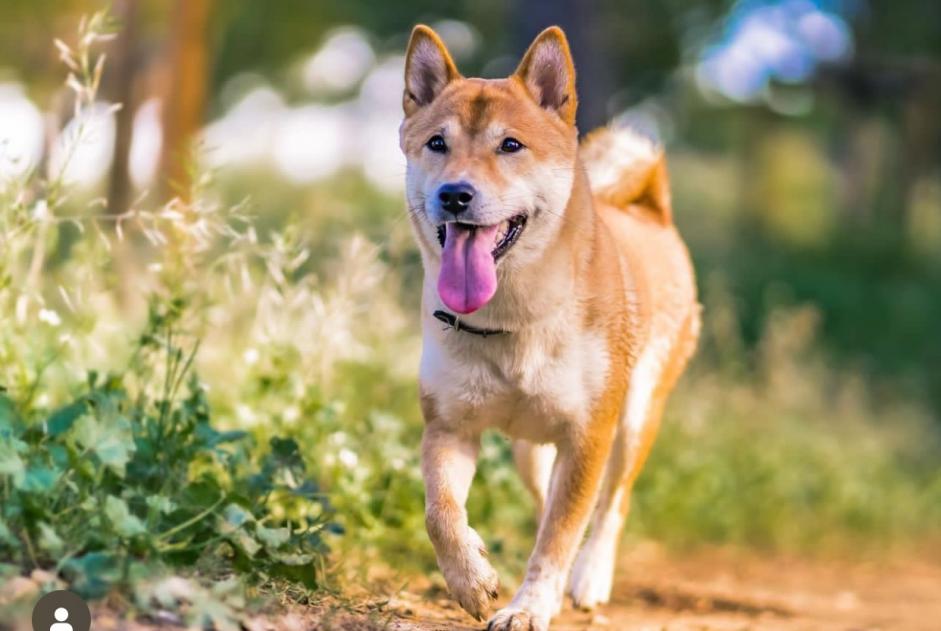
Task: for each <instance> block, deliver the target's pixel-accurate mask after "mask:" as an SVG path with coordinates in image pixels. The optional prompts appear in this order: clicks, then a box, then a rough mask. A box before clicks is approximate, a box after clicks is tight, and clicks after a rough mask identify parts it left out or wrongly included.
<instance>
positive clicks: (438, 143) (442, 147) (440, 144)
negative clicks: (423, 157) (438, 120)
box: [425, 134, 448, 153]
mask: <svg viewBox="0 0 941 631" xmlns="http://www.w3.org/2000/svg"><path fill="white" fill-rule="evenodd" d="M425 146H426V147H428V148H429V149H431V150H432V151H434V152H435V153H445V152H446V151H447V150H448V144H447V143H446V142H444V136H442V135H441V134H435V135H434V136H432V137H431V138H430V139H429V140H428V142H426V143H425Z"/></svg>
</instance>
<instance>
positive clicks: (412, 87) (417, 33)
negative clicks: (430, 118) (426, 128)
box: [402, 24, 461, 116]
mask: <svg viewBox="0 0 941 631" xmlns="http://www.w3.org/2000/svg"><path fill="white" fill-rule="evenodd" d="M460 76H461V75H460V73H459V72H458V71H457V66H455V65H454V61H453V60H452V59H451V55H450V54H449V53H448V49H447V48H446V47H445V45H444V42H442V41H441V38H440V37H438V34H437V33H435V32H434V31H433V30H431V29H430V28H429V27H427V26H425V25H424V24H419V25H418V26H416V27H415V28H414V29H413V30H412V37H411V39H409V41H408V51H407V52H406V53H405V94H404V95H403V97H402V107H403V109H404V110H405V115H406V116H411V115H412V114H414V113H415V112H416V111H417V110H418V109H419V108H421V107H424V106H425V105H428V104H429V103H431V102H432V101H433V100H434V99H435V97H436V96H438V94H440V92H441V90H443V89H444V87H445V86H446V85H448V83H450V82H451V81H454V80H455V79H458V78H459V77H460Z"/></svg>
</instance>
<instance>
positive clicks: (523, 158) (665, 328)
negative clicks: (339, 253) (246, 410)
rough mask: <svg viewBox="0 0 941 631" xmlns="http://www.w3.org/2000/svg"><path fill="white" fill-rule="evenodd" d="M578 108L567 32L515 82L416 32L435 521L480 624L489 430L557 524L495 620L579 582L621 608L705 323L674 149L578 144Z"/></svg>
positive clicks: (619, 140)
mask: <svg viewBox="0 0 941 631" xmlns="http://www.w3.org/2000/svg"><path fill="white" fill-rule="evenodd" d="M576 104H577V96H576V93H575V68H574V65H573V62H572V59H571V55H570V53H569V46H568V43H567V42H566V39H565V35H564V34H563V32H562V31H561V30H560V29H559V28H555V27H553V28H549V29H547V30H546V31H544V32H543V33H542V34H540V35H539V36H538V37H537V38H536V39H535V41H534V42H533V43H532V45H531V46H530V48H529V50H528V51H527V52H526V54H525V56H524V57H523V60H522V61H521V62H520V65H519V67H518V69H517V70H516V72H515V73H514V74H513V75H512V76H510V77H509V78H506V79H497V80H484V79H473V78H464V77H462V76H461V75H460V73H459V72H458V70H457V68H456V67H455V65H454V62H453V61H452V59H451V57H450V55H449V54H448V51H447V49H446V48H445V46H444V44H443V43H442V41H441V39H440V38H439V37H438V36H437V35H436V34H435V33H434V32H433V31H432V30H431V29H429V28H428V27H426V26H418V27H416V28H415V30H414V31H413V32H412V37H411V41H410V42H409V45H408V52H407V56H406V65H405V93H404V97H403V106H404V110H405V119H404V122H403V123H402V126H401V130H400V138H401V141H400V142H401V147H402V151H403V152H404V153H405V155H406V157H407V159H408V169H407V176H406V178H407V199H408V206H409V211H410V213H409V214H410V216H411V221H412V225H413V228H414V233H415V236H416V239H417V241H418V245H419V248H420V250H421V256H422V262H423V265H424V271H425V279H424V286H423V287H424V288H423V298H422V302H423V305H422V329H423V353H422V360H421V368H420V383H421V404H422V410H423V413H424V417H425V423H426V426H425V432H424V437H423V440H422V471H423V475H424V479H425V487H426V513H425V515H426V524H427V528H428V534H429V536H430V538H431V541H432V544H433V545H434V549H435V553H436V555H437V559H438V564H439V567H440V568H441V572H442V573H443V574H444V578H445V580H446V581H447V584H448V587H449V589H450V591H451V594H452V595H453V597H454V598H456V599H457V601H458V602H459V603H460V604H461V606H462V607H463V608H464V609H465V610H467V611H468V612H469V613H470V614H471V615H473V616H475V617H476V618H478V619H483V617H484V616H485V615H486V614H487V613H488V610H489V608H490V604H491V601H492V600H493V599H494V598H495V597H496V596H497V587H498V585H497V575H496V573H495V572H494V570H493V568H492V567H491V565H490V563H489V562H488V560H487V551H486V547H485V545H484V543H483V541H481V539H480V537H479V536H478V535H477V533H476V531H474V529H473V528H471V526H470V525H469V524H468V521H467V513H466V511H465V508H464V504H465V500H466V499H467V495H468V491H469V488H470V485H471V479H472V478H473V477H474V472H475V467H476V462H475V461H476V458H477V451H478V445H479V439H480V435H481V432H482V431H483V430H484V429H485V428H489V427H495V428H498V429H500V430H502V431H503V432H504V433H506V434H507V435H508V436H509V437H511V438H512V439H513V441H514V442H513V453H514V458H515V460H516V463H517V465H518V468H519V470H520V473H521V475H522V477H523V480H524V481H525V483H526V486H527V487H528V488H529V489H530V490H531V491H532V494H533V496H534V497H535V503H536V506H537V510H538V511H539V515H540V517H539V520H540V522H539V523H540V525H539V530H538V534H537V538H536V544H535V548H534V550H533V552H532V556H531V557H530V559H529V563H528V566H527V570H526V575H525V578H524V580H523V584H522V586H521V587H520V588H519V590H518V591H517V592H516V594H515V596H514V597H513V599H512V601H511V602H510V603H509V605H507V606H506V607H505V608H503V609H501V610H500V611H498V612H496V614H495V615H494V616H493V617H492V618H491V620H490V623H489V626H488V629H490V630H491V631H509V630H511V629H514V630H515V629H534V630H537V631H541V630H545V629H548V627H549V621H550V619H551V618H552V616H554V615H555V614H556V613H557V612H558V611H559V610H560V608H561V606H562V602H563V598H564V594H565V591H566V587H567V591H568V593H569V594H570V595H571V597H572V599H573V601H574V604H575V606H577V607H581V608H591V607H594V606H596V605H598V604H599V603H604V602H606V601H607V600H608V598H609V596H610V593H611V582H612V574H613V572H614V562H615V558H616V549H617V544H618V538H619V535H620V532H621V527H622V525H623V523H624V520H625V517H626V515H627V511H628V505H629V502H630V492H631V486H632V484H633V482H634V479H635V478H636V477H637V474H638V472H639V471H640V469H641V467H642V466H643V464H644V461H645V459H646V457H647V454H648V452H649V450H650V447H651V445H652V443H653V439H654V436H655V434H656V432H657V427H658V424H659V420H660V416H661V413H662V411H663V407H664V403H665V400H666V397H667V395H668V394H669V392H670V390H671V389H672V387H673V384H674V383H675V381H676V379H677V378H678V377H679V375H680V373H681V372H682V371H683V368H684V367H685V365H686V362H687V360H688V359H689V357H690V355H691V354H692V353H693V350H694V348H695V345H696V340H697V337H698V333H699V311H700V308H699V305H698V303H697V299H696V289H695V282H694V278H693V270H692V267H691V264H690V260H689V256H688V254H687V251H686V247H685V246H684V244H683V241H682V240H681V238H680V236H679V234H678V233H677V231H676V229H675V228H674V226H673V221H672V217H671V208H670V193H669V188H668V183H667V173H666V167H665V163H664V158H663V154H662V151H661V149H660V148H659V147H657V146H656V145H655V144H654V143H652V142H650V141H648V140H646V139H644V138H642V137H640V136H638V135H636V134H634V133H632V132H630V131H626V130H622V131H616V130H601V131H597V132H595V133H593V134H591V135H589V136H588V138H587V139H586V140H585V141H584V142H582V143H581V145H579V141H578V132H577V130H576V128H575V111H576ZM589 521H590V522H591V529H590V532H589V534H588V536H587V538H585V539H584V542H583V541H582V539H583V534H584V532H585V530H586V527H587V526H588V524H589ZM579 545H580V546H581V547H580V549H579ZM576 553H577V555H576ZM573 563H574V565H573Z"/></svg>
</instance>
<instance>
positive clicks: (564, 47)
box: [513, 26, 578, 125]
mask: <svg viewBox="0 0 941 631" xmlns="http://www.w3.org/2000/svg"><path fill="white" fill-rule="evenodd" d="M513 76H515V77H518V78H519V79H520V80H522V82H523V84H524V85H525V86H526V89H527V90H529V93H530V94H531V95H532V96H533V98H534V99H535V100H536V102H537V103H539V105H541V106H542V107H544V108H546V109H548V110H553V111H555V112H557V113H558V114H559V116H561V117H562V120H564V121H565V122H566V123H568V124H569V125H574V124H575V110H576V108H577V107H578V96H577V95H576V93H575V64H573V63H572V53H571V52H570V51H569V43H568V40H566V39H565V33H563V32H562V29H560V28H559V27H558V26H550V27H549V28H547V29H546V30H544V31H543V32H542V33H540V34H539V35H538V36H537V37H536V39H535V40H533V43H532V44H530V46H529V50H527V51H526V54H525V55H524V56H523V61H521V62H520V65H519V67H518V68H517V69H516V72H515V73H514V75H513Z"/></svg>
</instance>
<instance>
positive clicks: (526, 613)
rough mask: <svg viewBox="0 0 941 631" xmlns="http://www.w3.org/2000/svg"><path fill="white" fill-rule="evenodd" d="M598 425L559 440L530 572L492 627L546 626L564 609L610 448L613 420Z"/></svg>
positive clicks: (535, 630)
mask: <svg viewBox="0 0 941 631" xmlns="http://www.w3.org/2000/svg"><path fill="white" fill-rule="evenodd" d="M596 425H597V427H596V428H594V429H593V430H592V431H590V432H586V434H587V438H585V437H581V438H577V439H569V440H565V441H563V442H561V443H560V444H558V445H557V448H558V455H557V456H556V461H555V465H554V466H553V470H552V480H551V482H550V484H549V498H548V503H547V506H546V510H545V511H544V512H543V515H542V521H541V523H540V524H539V533H538V535H537V537H536V547H535V548H534V549H533V553H532V556H531V557H530V558H529V563H528V565H527V567H526V577H525V579H524V580H523V584H522V585H521V586H520V589H519V591H518V592H516V595H515V596H514V597H513V600H512V602H510V604H509V605H508V606H507V607H505V608H504V609H501V610H500V611H498V612H497V613H496V615H494V617H493V618H492V619H491V620H490V624H489V625H488V626H487V629H488V631H516V630H517V629H523V630H526V631H529V630H532V631H546V630H547V629H548V628H549V620H550V619H551V618H552V616H554V615H555V614H557V613H558V612H559V610H560V609H561V608H562V598H563V588H564V586H565V579H566V576H567V574H568V571H569V567H570V566H571V564H572V559H573V557H574V555H575V549H576V547H577V545H578V543H579V541H580V540H581V538H582V535H583V534H584V532H585V527H586V526H587V523H588V517H589V514H590V512H591V508H592V504H593V503H594V500H595V495H596V493H597V490H598V485H599V482H600V479H601V474H602V471H603V469H604V463H605V459H606V458H607V456H608V452H609V451H610V448H611V440H612V437H611V434H612V433H613V430H612V427H613V425H614V423H613V422H611V423H597V424H596ZM609 426H611V427H609Z"/></svg>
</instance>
